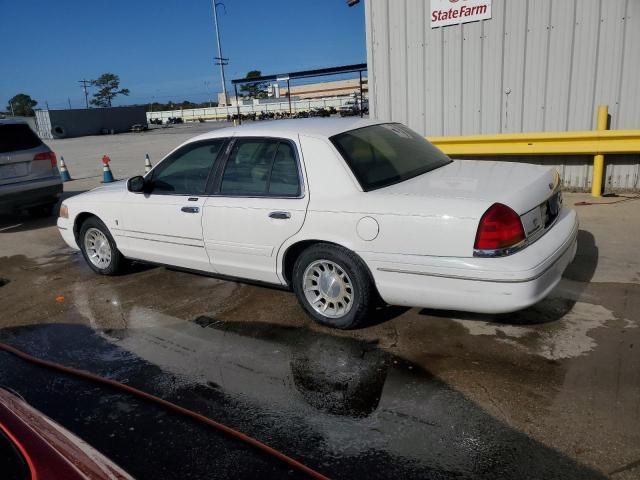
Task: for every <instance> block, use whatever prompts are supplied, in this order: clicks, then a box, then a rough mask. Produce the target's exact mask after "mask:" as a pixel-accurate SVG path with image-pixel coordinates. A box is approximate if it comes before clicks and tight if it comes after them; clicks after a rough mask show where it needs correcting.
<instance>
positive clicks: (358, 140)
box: [330, 123, 451, 191]
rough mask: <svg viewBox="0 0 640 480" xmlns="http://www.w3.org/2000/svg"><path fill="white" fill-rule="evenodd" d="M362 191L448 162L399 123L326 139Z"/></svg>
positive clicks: (401, 179) (358, 130)
mask: <svg viewBox="0 0 640 480" xmlns="http://www.w3.org/2000/svg"><path fill="white" fill-rule="evenodd" d="M330 140H331V141H332V142H333V144H334V145H335V147H336V148H337V149H338V151H339V152H340V153H341V154H342V156H343V158H344V159H345V161H346V162H347V164H348V165H349V168H351V171H352V172H353V174H354V175H355V176H356V178H357V179H358V182H360V186H361V187H362V189H363V190H364V191H369V190H375V189H376V188H381V187H386V186H388V185H393V184H394V183H398V182H402V181H404V180H407V179H409V178H413V177H416V176H418V175H422V174H423V173H426V172H428V171H430V170H433V169H435V168H438V167H441V166H443V165H446V164H447V163H449V162H451V159H450V158H449V157H447V156H446V155H445V154H444V153H442V152H441V151H440V150H438V149H437V148H436V147H434V146H433V145H431V144H430V143H429V142H428V141H427V140H426V139H425V138H424V137H422V136H420V135H418V134H417V133H416V132H414V131H413V130H411V129H409V128H407V127H405V126H404V125H401V124H399V123H385V124H382V125H372V126H370V127H364V128H358V129H356V130H350V131H348V132H344V133H341V134H339V135H334V136H333V137H331V138H330Z"/></svg>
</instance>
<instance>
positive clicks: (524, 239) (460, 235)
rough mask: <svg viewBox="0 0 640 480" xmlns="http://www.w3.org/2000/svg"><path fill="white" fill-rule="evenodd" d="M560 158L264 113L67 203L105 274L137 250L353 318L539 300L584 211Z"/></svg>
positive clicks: (79, 245)
mask: <svg viewBox="0 0 640 480" xmlns="http://www.w3.org/2000/svg"><path fill="white" fill-rule="evenodd" d="M560 186H561V182H560V177H559V175H558V173H557V172H556V171H555V170H554V169H551V168H546V167H541V166H536V165H529V164H522V163H515V162H512V163H503V162H491V161H471V160H453V161H452V160H451V159H450V158H448V157H447V156H446V155H444V154H443V153H442V152H441V151H439V150H438V149H437V148H435V147H434V146H433V145H431V144H430V143H429V142H428V141H426V140H425V139H424V138H423V137H421V136H420V135H418V134H416V133H415V132H413V131H412V130H410V129H409V128H407V127H405V126H403V125H401V124H398V123H384V122H376V121H371V120H361V119H353V120H352V119H308V120H283V121H274V122H261V123H258V124H252V125H250V126H241V127H234V128H225V129H220V130H216V131H213V132H210V133H206V134H204V135H200V136H197V137H195V138H193V139H191V140H189V141H187V142H185V143H184V144H182V145H180V146H179V147H178V148H176V149H175V150H173V151H172V152H171V153H170V154H169V155H168V156H167V157H166V158H164V159H163V160H162V161H161V162H160V163H158V164H157V165H156V166H155V168H153V169H152V170H151V171H150V172H149V173H147V174H146V175H145V176H144V177H140V176H138V177H133V178H130V179H129V180H127V181H126V182H116V183H112V184H108V185H105V186H102V187H99V188H96V189H95V190H92V191H90V192H87V193H84V194H81V195H78V196H75V197H73V198H70V199H67V200H65V201H64V203H63V205H62V207H61V209H60V218H59V219H58V228H59V230H60V233H61V235H62V237H63V238H64V240H65V241H66V243H67V244H69V245H70V246H71V247H72V248H75V249H80V250H81V251H82V254H83V255H84V258H85V259H86V261H87V263H88V264H89V266H90V267H91V268H92V269H93V270H95V271H96V272H97V273H100V274H105V275H113V274H116V273H119V272H121V271H122V270H123V268H124V267H125V266H126V264H127V261H128V260H140V261H144V262H150V263H155V264H160V265H170V266H172V267H177V268H180V269H185V270H189V271H194V272H199V273H204V274H209V275H214V276H221V277H228V278H234V279H247V280H250V281H253V282H261V283H265V284H275V285H279V286H287V287H289V288H292V289H293V291H294V292H295V294H296V295H297V297H298V300H299V301H300V303H301V305H302V306H303V307H304V309H305V310H306V311H307V312H308V313H309V314H310V315H311V316H312V317H313V318H314V319H315V320H316V321H318V322H320V323H322V324H325V325H329V326H333V327H337V328H352V327H355V326H357V325H358V324H361V323H362V322H363V321H364V320H365V319H366V318H367V316H368V314H369V312H370V311H371V309H372V307H373V306H375V305H376V304H377V303H378V301H379V300H380V299H382V301H384V302H385V303H386V304H390V305H404V306H412V307H428V308H437V309H452V310H462V311H470V312H480V313H503V312H511V311H516V310H519V309H522V308H525V307H528V306H530V305H532V304H534V303H536V302H538V301H540V300H541V299H543V298H544V297H545V296H546V295H547V294H548V293H549V292H550V291H551V290H552V289H553V288H554V286H555V285H556V284H557V283H558V282H559V280H560V277H561V275H562V273H563V271H564V270H565V268H566V267H567V265H568V264H569V263H570V262H571V261H572V260H573V258H574V256H575V253H576V237H577V231H578V221H577V217H576V214H575V212H574V211H573V210H569V209H567V208H564V207H563V206H562V196H561V192H560Z"/></svg>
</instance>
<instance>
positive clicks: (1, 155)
mask: <svg viewBox="0 0 640 480" xmlns="http://www.w3.org/2000/svg"><path fill="white" fill-rule="evenodd" d="M61 193H62V180H61V179H60V173H59V172H58V166H57V159H56V154H55V153H53V152H52V151H51V149H50V148H49V147H47V146H46V145H45V144H44V143H42V140H40V138H39V137H38V136H37V135H36V134H35V133H34V132H33V130H31V128H30V127H29V125H28V124H27V123H24V122H21V121H17V120H12V119H0V211H1V212H8V211H17V210H27V211H28V212H29V213H31V214H37V215H47V214H51V212H52V210H53V207H54V206H55V205H56V203H57V202H58V197H59V196H60V194H61Z"/></svg>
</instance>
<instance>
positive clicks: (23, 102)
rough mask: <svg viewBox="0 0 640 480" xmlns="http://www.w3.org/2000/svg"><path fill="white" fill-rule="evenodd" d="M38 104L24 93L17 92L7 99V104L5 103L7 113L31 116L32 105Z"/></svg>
mask: <svg viewBox="0 0 640 480" xmlns="http://www.w3.org/2000/svg"><path fill="white" fill-rule="evenodd" d="M37 104H38V102H36V101H35V100H34V99H32V98H31V97H30V96H29V95H27V94H26V93H19V94H17V95H16V96H15V97H13V98H12V99H11V100H9V104H8V105H7V113H12V114H13V115H18V116H21V117H32V116H33V115H34V113H33V107H35V106H36V105H37Z"/></svg>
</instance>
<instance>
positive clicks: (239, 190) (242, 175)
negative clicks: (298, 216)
mask: <svg viewBox="0 0 640 480" xmlns="http://www.w3.org/2000/svg"><path fill="white" fill-rule="evenodd" d="M220 193H221V194H222V195H231V196H273V197H295V196H298V195H299V194H300V177H299V174H298V162H297V160H296V155H295V151H294V149H293V146H292V145H291V144H290V143H289V142H287V141H280V140H277V139H273V138H247V139H238V140H236V142H235V144H234V146H233V148H232V150H231V153H230V154H229V158H228V160H227V163H226V165H225V169H224V172H223V174H222V180H221V184H220Z"/></svg>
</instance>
